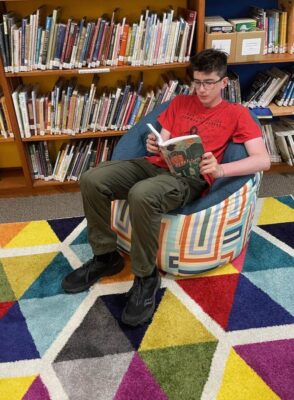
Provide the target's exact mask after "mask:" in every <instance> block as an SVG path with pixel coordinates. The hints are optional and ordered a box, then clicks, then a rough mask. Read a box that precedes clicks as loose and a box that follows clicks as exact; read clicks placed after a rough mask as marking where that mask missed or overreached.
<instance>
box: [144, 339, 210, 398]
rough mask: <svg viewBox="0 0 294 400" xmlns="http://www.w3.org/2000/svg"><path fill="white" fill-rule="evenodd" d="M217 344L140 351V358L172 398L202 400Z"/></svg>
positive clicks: (198, 344)
mask: <svg viewBox="0 0 294 400" xmlns="http://www.w3.org/2000/svg"><path fill="white" fill-rule="evenodd" d="M216 346H217V343H216V342H208V343H197V344H190V345H186V346H175V347H168V348H165V349H156V350H148V351H140V352H139V354H140V357H141V358H142V360H143V361H144V362H145V364H146V365H147V366H148V368H149V369H150V371H151V372H152V374H153V375H154V376H155V378H156V380H157V382H158V383H159V385H160V387H161V388H162V389H163V390H164V391H165V393H166V394H167V396H168V398H170V399H189V400H199V399H200V397H201V393H202V391H203V388H204V385H205V383H206V380H207V378H208V374H209V370H210V365H211V360H212V357H213V355H214V352H215V349H216Z"/></svg>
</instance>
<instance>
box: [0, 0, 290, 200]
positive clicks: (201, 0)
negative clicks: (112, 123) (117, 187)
mask: <svg viewBox="0 0 294 400" xmlns="http://www.w3.org/2000/svg"><path fill="white" fill-rule="evenodd" d="M45 3H46V6H47V5H48V9H49V10H52V9H54V8H56V7H57V6H61V7H62V17H61V20H63V21H66V20H67V19H68V18H70V17H72V18H74V19H75V20H79V19H80V18H82V17H83V16H84V15H86V16H87V18H88V19H91V18H92V19H94V18H97V16H101V15H103V13H108V14H110V15H111V12H112V11H113V10H114V9H115V8H116V7H120V8H119V15H120V18H121V17H122V16H126V17H127V19H130V21H135V20H138V17H139V16H140V13H141V11H142V10H144V9H146V7H147V6H149V7H150V9H152V10H156V11H157V12H160V11H161V12H162V11H163V8H167V7H168V6H169V5H171V6H172V7H173V8H174V9H175V10H177V8H178V7H184V8H189V9H191V10H196V11H197V24H196V29H195V35H194V37H195V39H194V42H193V46H192V50H191V54H195V53H196V52H198V51H201V50H202V49H203V48H204V37H205V30H204V18H205V15H222V16H223V17H224V18H230V17H244V16H247V15H248V8H249V6H250V5H256V6H259V7H264V8H276V7H277V6H278V1H276V0H269V1H267V0H246V1H244V2H235V3H232V2H231V1H229V0H224V1H223V2H219V0H172V1H169V2H167V3H162V2H161V4H158V2H157V1H155V0H152V1H148V2H147V1H146V0H130V1H128V2H125V1H120V2H117V0H109V1H108V2H106V3H105V2H98V3H97V2H93V1H91V0H85V1H84V2H83V7H79V5H75V4H73V2H72V1H70V0H59V1H57V0H49V1H48V2H45ZM43 4H44V3H43V2H41V0H30V1H29V0H18V1H9V0H6V1H0V10H1V12H2V13H4V12H7V11H12V10H13V11H15V12H16V13H18V14H19V15H20V16H21V17H24V16H26V15H29V14H30V13H32V12H34V11H35V10H36V9H37V8H38V7H40V6H41V5H43ZM293 61H294V54H267V55H265V56H263V58H262V60H260V61H258V62H242V63H240V62H239V63H236V62H233V63H231V65H230V68H232V69H233V70H234V69H235V70H236V71H237V73H238V74H239V75H240V78H241V79H240V80H241V85H242V81H244V82H246V81H249V80H250V76H252V75H253V73H254V71H255V69H256V68H258V66H259V65H261V64H277V65H284V64H287V63H292V62H293ZM187 67H188V62H180V63H179V62H173V63H166V64H164V63H163V64H157V65H156V64H155V65H152V66H147V65H141V66H129V65H121V66H102V67H97V68H95V73H98V74H99V76H100V77H101V81H103V82H102V83H101V84H106V85H113V82H115V81H116V80H117V79H118V77H120V76H121V75H122V76H127V75H129V74H130V75H132V76H133V75H135V76H138V74H139V73H142V74H143V76H144V81H145V79H146V82H147V85H148V84H151V85H152V84H153V85H154V84H156V77H158V76H160V74H161V73H162V72H166V71H169V70H173V71H176V72H177V73H179V74H180V76H185V74H186V73H187ZM105 69H107V71H105ZM81 72H82V73H81ZM100 72H101V73H100ZM93 73H94V72H93V70H91V69H87V68H84V67H83V68H81V69H70V70H67V69H61V70H33V71H26V72H24V71H22V72H5V71H4V65H3V62H2V60H1V58H0V87H1V88H2V91H3V93H4V95H5V98H6V101H7V108H8V113H9V118H10V121H11V125H12V128H13V132H14V138H8V139H2V138H1V139H0V160H2V162H1V164H0V195H9V194H13V195H14V194H17V193H39V192H45V191H47V192H52V191H54V190H57V191H69V190H77V189H78V183H77V182H73V181H68V182H58V181H42V180H34V179H33V178H32V175H31V171H30V161H29V155H28V148H27V146H28V145H29V143H31V142H38V141H45V140H46V141H48V142H51V143H52V144H54V145H55V147H56V148H57V149H58V148H59V147H60V145H61V143H62V142H63V141H67V140H69V139H73V138H74V139H75V140H81V139H88V138H95V137H96V138H99V137H112V136H120V135H123V134H124V131H115V130H111V131H109V130H106V131H104V132H83V133H79V134H78V135H76V136H74V137H72V136H70V135H66V134H60V135H47V134H46V135H44V136H34V137H30V138H22V137H21V134H20V131H19V127H18V123H17V117H16V113H15V110H14V106H13V100H12V92H13V91H14V90H15V88H16V87H17V85H18V84H19V83H21V82H23V83H25V84H28V83H34V82H40V85H41V86H43V87H44V88H46V89H45V90H49V89H48V88H50V87H52V86H53V82H56V80H57V79H58V77H60V76H62V77H65V79H69V78H70V77H73V76H77V78H78V79H81V80H82V82H84V81H87V82H89V81H90V79H91V77H92V76H93ZM244 76H245V78H244ZM243 78H244V79H243ZM99 84H100V82H99ZM245 84H246V83H245ZM270 107H271V110H272V112H273V115H274V116H284V115H293V114H294V113H293V107H277V106H275V105H271V106H270ZM6 149H8V150H7V151H6ZM270 172H293V167H290V166H287V165H286V164H280V165H273V167H272V168H271V170H270Z"/></svg>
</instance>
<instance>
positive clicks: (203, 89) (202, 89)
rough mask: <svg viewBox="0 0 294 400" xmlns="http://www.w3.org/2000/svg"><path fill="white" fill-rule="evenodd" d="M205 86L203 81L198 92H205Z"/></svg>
mask: <svg viewBox="0 0 294 400" xmlns="http://www.w3.org/2000/svg"><path fill="white" fill-rule="evenodd" d="M205 90H206V89H205V88H204V85H203V83H202V82H201V85H200V87H199V88H198V92H200V93H203V92H205Z"/></svg>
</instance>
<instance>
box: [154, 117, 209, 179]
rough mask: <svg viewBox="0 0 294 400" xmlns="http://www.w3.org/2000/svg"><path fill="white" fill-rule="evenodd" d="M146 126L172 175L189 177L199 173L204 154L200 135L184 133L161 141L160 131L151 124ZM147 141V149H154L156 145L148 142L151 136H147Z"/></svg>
mask: <svg viewBox="0 0 294 400" xmlns="http://www.w3.org/2000/svg"><path fill="white" fill-rule="evenodd" d="M147 126H148V128H149V129H150V130H151V132H153V133H154V135H155V137H156V139H157V144H158V147H159V151H160V153H161V155H162V157H163V158H164V160H165V161H166V163H167V165H168V167H169V170H170V172H171V173H172V174H173V175H178V176H191V177H193V176H197V175H199V162H200V161H201V157H202V155H203V154H204V149H203V146H202V141H201V138H200V136H198V135H185V136H178V137H175V138H172V139H169V140H165V141H163V140H162V137H161V135H160V133H159V132H157V130H156V129H155V128H154V127H153V126H152V125H151V124H147ZM148 141H149V143H148V150H149V149H151V148H153V149H154V150H155V148H156V147H155V146H154V145H153V146H152V144H151V143H150V142H152V139H151V137H148Z"/></svg>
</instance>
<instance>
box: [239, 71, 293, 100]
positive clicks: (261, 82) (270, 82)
mask: <svg viewBox="0 0 294 400" xmlns="http://www.w3.org/2000/svg"><path fill="white" fill-rule="evenodd" d="M272 101H274V102H275V103H276V104H277V105H278V106H293V105H294V68H293V66H292V67H289V69H283V70H281V69H280V68H277V67H273V68H271V69H269V70H265V71H259V72H258V73H257V74H256V76H255V78H254V81H253V83H252V85H251V87H250V90H249V92H248V94H247V96H246V98H245V101H244V105H245V106H246V107H249V108H255V107H267V106H268V105H269V104H270V103H271V102H272Z"/></svg>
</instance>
